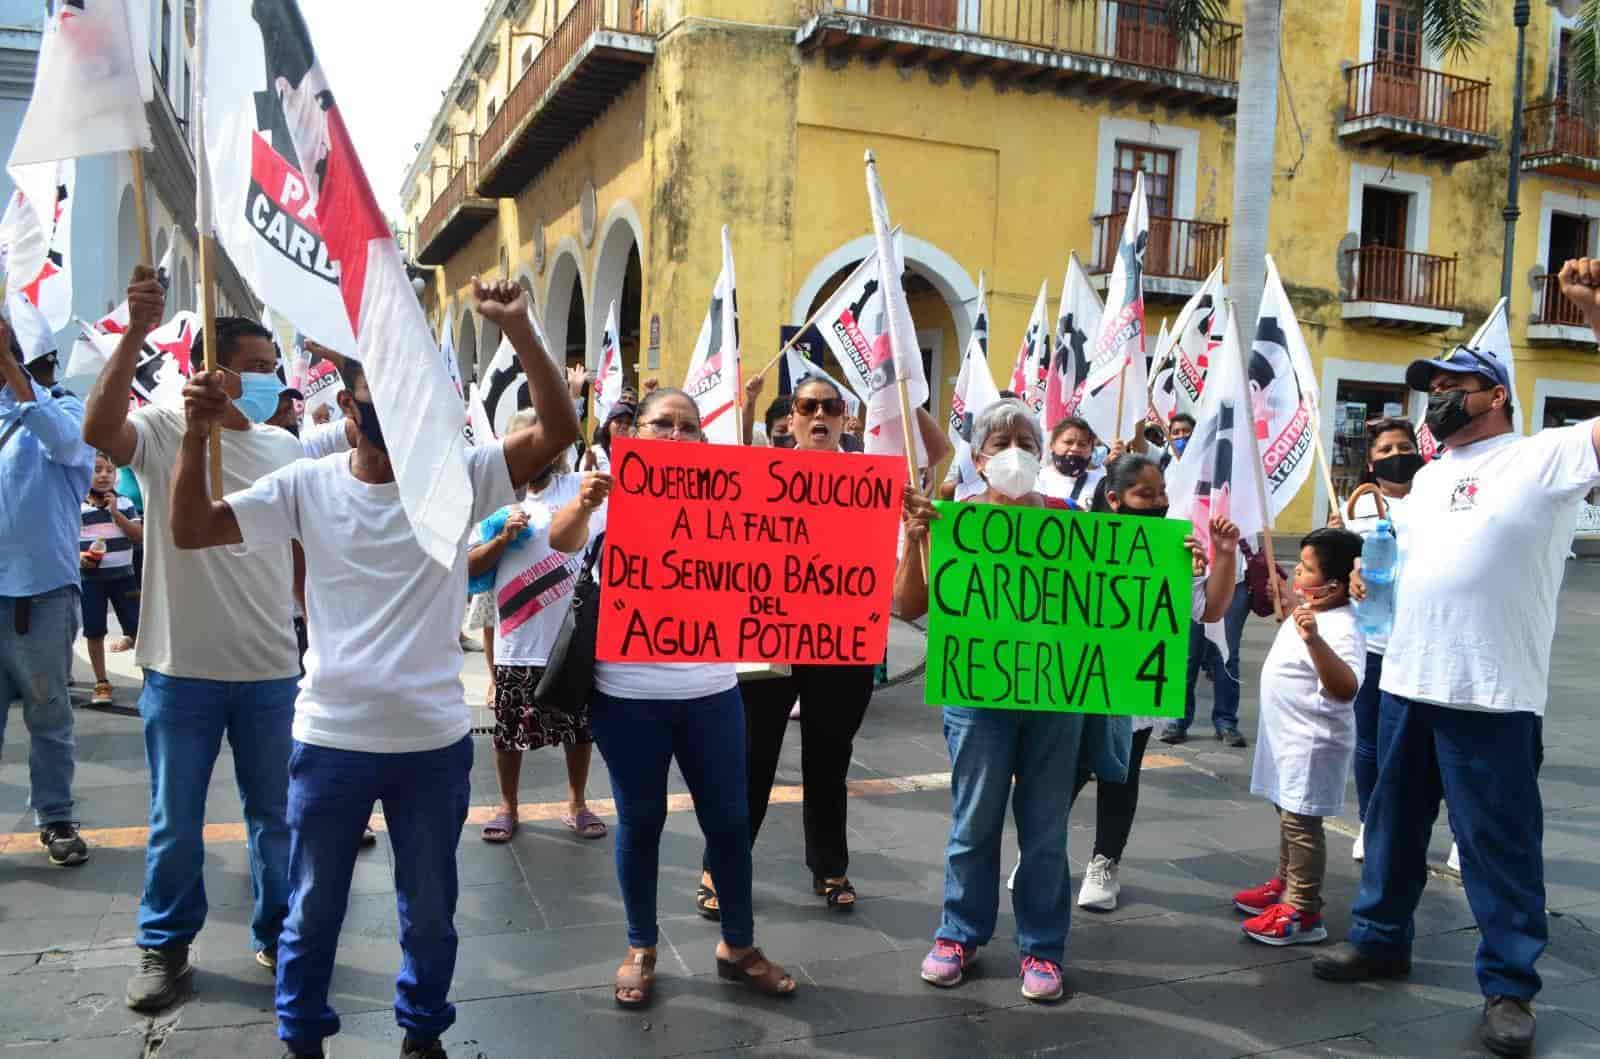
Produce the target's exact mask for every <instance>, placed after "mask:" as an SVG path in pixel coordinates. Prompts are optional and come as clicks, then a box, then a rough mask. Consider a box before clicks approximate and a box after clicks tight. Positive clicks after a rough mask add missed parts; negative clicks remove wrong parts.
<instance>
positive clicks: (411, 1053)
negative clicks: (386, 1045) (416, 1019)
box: [400, 1033, 450, 1059]
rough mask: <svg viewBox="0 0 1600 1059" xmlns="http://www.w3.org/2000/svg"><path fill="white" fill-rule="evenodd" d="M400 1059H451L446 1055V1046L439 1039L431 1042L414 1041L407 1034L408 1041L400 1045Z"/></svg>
mask: <svg viewBox="0 0 1600 1059" xmlns="http://www.w3.org/2000/svg"><path fill="white" fill-rule="evenodd" d="M400 1059H450V1057H449V1056H448V1055H446V1054H444V1045H442V1044H440V1043H439V1040H438V1038H434V1039H433V1040H431V1041H414V1040H412V1039H411V1035H410V1034H409V1033H408V1034H406V1039H405V1042H404V1043H403V1044H401V1045H400Z"/></svg>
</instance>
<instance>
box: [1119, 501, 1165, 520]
mask: <svg viewBox="0 0 1600 1059" xmlns="http://www.w3.org/2000/svg"><path fill="white" fill-rule="evenodd" d="M1170 506H1171V505H1169V504H1162V505H1161V506H1160V507H1126V506H1125V507H1123V508H1122V510H1121V511H1118V512H1117V514H1119V515H1136V516H1140V517H1144V518H1166V517H1167V508H1168V507H1170Z"/></svg>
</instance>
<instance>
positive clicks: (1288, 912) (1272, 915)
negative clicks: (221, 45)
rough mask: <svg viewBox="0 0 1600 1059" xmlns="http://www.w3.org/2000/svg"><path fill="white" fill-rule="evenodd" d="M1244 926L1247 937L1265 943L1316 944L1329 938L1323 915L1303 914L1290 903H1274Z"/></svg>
mask: <svg viewBox="0 0 1600 1059" xmlns="http://www.w3.org/2000/svg"><path fill="white" fill-rule="evenodd" d="M1243 926H1244V932H1245V935H1246V936H1247V937H1249V938H1251V939H1252V940H1254V941H1259V942H1261V944H1263V945H1314V944H1316V943H1317V942H1319V941H1326V940H1327V938H1328V932H1327V930H1326V929H1325V928H1324V927H1323V925H1322V917H1321V916H1303V915H1301V914H1300V913H1299V912H1297V911H1295V910H1294V909H1293V908H1291V907H1290V906H1288V905H1273V906H1272V907H1271V908H1269V909H1267V910H1266V911H1265V912H1263V913H1261V914H1260V915H1259V916H1256V917H1255V918H1254V919H1247V920H1245V921H1244V924H1243Z"/></svg>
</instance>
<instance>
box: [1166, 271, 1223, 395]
mask: <svg viewBox="0 0 1600 1059" xmlns="http://www.w3.org/2000/svg"><path fill="white" fill-rule="evenodd" d="M1224 293H1225V292H1224V287H1223V282H1222V262H1220V261H1219V262H1217V267H1216V268H1214V269H1212V270H1211V275H1210V276H1208V277H1206V281H1205V283H1204V284H1202V285H1201V287H1200V289H1199V290H1197V291H1195V293H1194V295H1193V296H1192V297H1191V298H1190V299H1189V300H1188V302H1187V303H1185V304H1184V307H1183V311H1182V312H1181V313H1179V314H1178V320H1177V324H1176V326H1174V328H1173V330H1172V335H1171V343H1172V345H1171V349H1170V354H1171V356H1170V359H1171V366H1172V373H1171V375H1170V376H1168V377H1167V378H1165V379H1164V380H1161V381H1158V382H1157V384H1156V388H1155V393H1154V400H1155V403H1156V406H1157V408H1158V409H1162V408H1167V407H1170V409H1171V410H1170V411H1168V412H1166V413H1165V414H1166V416H1167V418H1169V419H1170V418H1171V417H1172V415H1174V414H1176V413H1178V412H1187V413H1188V414H1190V415H1193V416H1197V415H1198V414H1199V408H1200V397H1201V394H1202V393H1203V392H1204V390H1205V383H1206V372H1207V370H1208V366H1209V364H1210V358H1211V354H1212V351H1213V350H1215V349H1216V348H1217V346H1218V345H1219V344H1220V343H1221V341H1222V328H1223V311H1222V306H1223V300H1224Z"/></svg>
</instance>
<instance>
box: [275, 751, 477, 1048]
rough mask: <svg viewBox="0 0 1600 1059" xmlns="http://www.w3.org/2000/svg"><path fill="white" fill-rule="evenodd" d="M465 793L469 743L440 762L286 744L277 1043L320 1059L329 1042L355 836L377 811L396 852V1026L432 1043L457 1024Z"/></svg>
mask: <svg viewBox="0 0 1600 1059" xmlns="http://www.w3.org/2000/svg"><path fill="white" fill-rule="evenodd" d="M471 793H472V737H471V736H463V737H462V738H461V739H460V740H459V741H457V742H455V743H452V744H451V745H449V746H447V747H442V748H440V749H438V750H425V751H420V752H418V753H412V754H367V753H361V752H359V751H355V750H333V749H330V748H328V747H320V746H311V745H310V744H307V743H301V742H296V743H295V744H294V752H293V754H292V755H291V756H290V758H289V827H290V833H291V835H292V836H293V837H292V841H291V843H290V850H289V875H290V878H292V879H293V880H294V893H293V894H292V895H291V896H290V898H289V918H288V920H287V921H286V922H285V923H284V924H283V940H282V941H281V942H280V944H279V945H278V994H277V1008H278V1037H279V1039H280V1040H282V1041H283V1042H284V1044H285V1045H287V1046H288V1048H289V1049H290V1050H291V1051H294V1052H298V1053H302V1054H305V1055H320V1054H321V1053H322V1042H323V1040H324V1039H325V1038H328V1037H331V1036H333V1035H334V1034H336V1033H338V1032H339V1016H338V1015H337V1014H335V1013H334V1010H333V1008H332V1007H331V1006H329V1004H328V986H329V982H330V981H331V979H332V978H333V964H334V957H335V956H336V955H337V953H338V946H339V929H340V927H341V926H343V924H344V913H345V906H346V905H348V904H349V902H350V879H351V876H352V875H353V874H354V872H355V867H356V854H357V853H358V852H360V849H361V833H362V831H364V830H365V829H366V826H367V817H369V816H370V815H371V814H372V806H373V804H374V803H375V802H378V801H382V802H383V819H384V823H385V824H386V825H387V827H388V829H389V842H390V844H391V845H392V846H393V847H394V889H395V905H396V908H397V910H398V912H399V915H400V973H399V975H398V976H396V978H395V984H394V1015H395V1021H396V1022H397V1023H399V1024H400V1026H401V1028H402V1029H404V1030H405V1031H406V1033H407V1034H408V1035H409V1036H410V1037H412V1038H413V1039H415V1040H419V1041H431V1040H436V1039H437V1038H438V1037H440V1036H441V1035H443V1033H444V1031H445V1030H447V1029H449V1028H450V1027H451V1025H452V1024H453V1023H454V1022H455V1020H456V1009H455V1005H453V1004H451V1003H450V1000H449V996H450V982H451V979H453V978H454V977H455V973H456V926H455V915H456V895H457V891H458V883H457V878H456V846H457V844H458V843H459V842H460V840H461V826H462V825H463V824H464V823H466V820H467V804H468V802H469V800H470V797H471Z"/></svg>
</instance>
